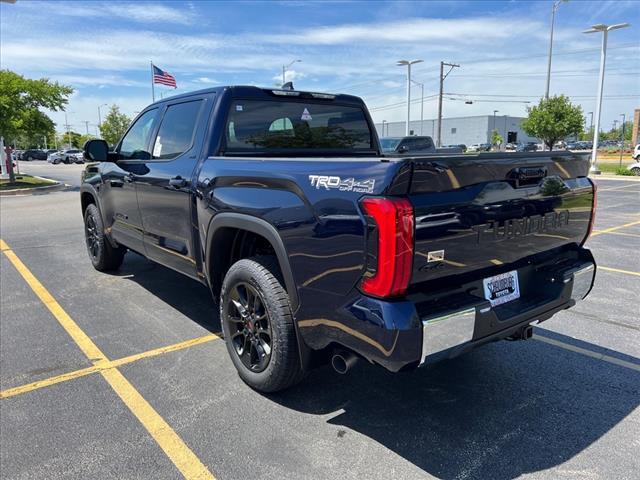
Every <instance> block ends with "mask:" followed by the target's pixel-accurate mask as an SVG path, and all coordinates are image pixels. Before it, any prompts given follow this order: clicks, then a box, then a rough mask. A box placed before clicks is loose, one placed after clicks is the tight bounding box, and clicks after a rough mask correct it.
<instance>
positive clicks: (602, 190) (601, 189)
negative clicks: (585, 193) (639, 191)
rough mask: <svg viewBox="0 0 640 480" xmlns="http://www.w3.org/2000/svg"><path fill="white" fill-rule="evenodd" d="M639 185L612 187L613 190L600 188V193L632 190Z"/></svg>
mask: <svg viewBox="0 0 640 480" xmlns="http://www.w3.org/2000/svg"><path fill="white" fill-rule="evenodd" d="M637 186H638V185H637V184H633V185H621V186H619V187H611V188H599V189H598V192H610V191H612V190H621V189H623V188H631V187H637Z"/></svg>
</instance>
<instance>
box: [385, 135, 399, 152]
mask: <svg viewBox="0 0 640 480" xmlns="http://www.w3.org/2000/svg"><path fill="white" fill-rule="evenodd" d="M400 140H402V139H401V138H381V139H380V145H381V146H382V150H383V151H385V152H392V151H394V150H395V149H396V147H397V146H398V144H399V143H400Z"/></svg>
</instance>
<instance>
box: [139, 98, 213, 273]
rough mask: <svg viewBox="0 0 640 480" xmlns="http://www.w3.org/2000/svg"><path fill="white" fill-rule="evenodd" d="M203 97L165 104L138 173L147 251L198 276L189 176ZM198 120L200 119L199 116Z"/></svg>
mask: <svg viewBox="0 0 640 480" xmlns="http://www.w3.org/2000/svg"><path fill="white" fill-rule="evenodd" d="M207 100H208V99H207V98H205V97H199V98H198V97H191V98H188V99H178V100H176V101H175V102H174V103H171V102H169V103H167V104H166V108H165V109H164V110H163V112H162V114H161V117H162V119H161V120H160V123H159V127H158V129H157V134H156V135H155V137H154V138H153V141H152V145H153V147H152V156H151V160H150V161H148V162H146V164H145V166H146V168H145V172H144V173H141V174H139V175H136V177H135V182H136V189H137V194H138V204H139V207H140V214H141V216H142V223H143V225H144V244H145V249H146V252H147V256H148V257H149V258H151V259H153V260H156V261H157V262H159V263H161V264H163V265H166V266H168V267H170V268H172V269H174V270H177V271H179V272H182V273H185V274H187V275H189V276H191V277H194V278H197V265H196V255H195V252H196V248H197V245H195V244H194V240H196V239H197V235H194V227H193V225H197V221H196V220H195V219H194V218H192V215H193V214H194V212H195V209H194V208H192V205H193V203H194V201H195V197H194V196H193V188H192V180H193V175H194V170H195V168H196V165H197V164H198V158H199V156H200V152H201V150H202V144H203V137H204V134H205V131H206V124H207V122H206V121H205V120H204V118H206V117H205V110H207V111H208V108H207V107H209V106H210V105H208V104H210V103H211V102H208V101H207ZM200 119H202V120H200Z"/></svg>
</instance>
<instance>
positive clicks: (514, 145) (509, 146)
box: [504, 143, 518, 152]
mask: <svg viewBox="0 0 640 480" xmlns="http://www.w3.org/2000/svg"><path fill="white" fill-rule="evenodd" d="M504 149H505V150H506V151H507V152H515V151H516V150H517V149H518V144H517V143H507V144H506V145H505V146H504Z"/></svg>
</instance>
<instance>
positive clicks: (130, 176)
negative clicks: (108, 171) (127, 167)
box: [122, 173, 136, 183]
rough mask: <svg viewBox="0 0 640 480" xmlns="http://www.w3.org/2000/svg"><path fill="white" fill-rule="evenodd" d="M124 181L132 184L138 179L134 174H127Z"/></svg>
mask: <svg viewBox="0 0 640 480" xmlns="http://www.w3.org/2000/svg"><path fill="white" fill-rule="evenodd" d="M122 179H123V180H124V181H125V182H127V183H131V182H133V181H134V180H135V179H136V176H135V175H134V174H133V173H127V174H126V175H125V176H124V177H122Z"/></svg>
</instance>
